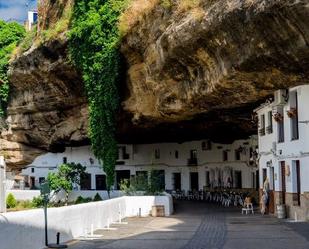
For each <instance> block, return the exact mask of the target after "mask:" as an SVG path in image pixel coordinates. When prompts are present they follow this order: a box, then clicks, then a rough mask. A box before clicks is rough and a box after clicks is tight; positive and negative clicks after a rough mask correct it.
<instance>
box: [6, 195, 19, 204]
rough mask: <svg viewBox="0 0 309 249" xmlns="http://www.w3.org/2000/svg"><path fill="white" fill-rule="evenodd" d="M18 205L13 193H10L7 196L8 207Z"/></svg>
mask: <svg viewBox="0 0 309 249" xmlns="http://www.w3.org/2000/svg"><path fill="white" fill-rule="evenodd" d="M16 205H17V201H16V199H15V197H14V195H13V194H12V193H9V194H8V196H7V197H6V207H7V208H15V207H16Z"/></svg>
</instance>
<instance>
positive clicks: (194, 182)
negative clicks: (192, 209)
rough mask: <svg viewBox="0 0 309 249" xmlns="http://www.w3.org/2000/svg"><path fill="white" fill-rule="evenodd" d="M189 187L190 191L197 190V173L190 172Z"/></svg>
mask: <svg viewBox="0 0 309 249" xmlns="http://www.w3.org/2000/svg"><path fill="white" fill-rule="evenodd" d="M190 186H191V190H196V191H198V190H199V187H198V172H190Z"/></svg>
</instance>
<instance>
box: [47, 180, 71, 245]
mask: <svg viewBox="0 0 309 249" xmlns="http://www.w3.org/2000/svg"><path fill="white" fill-rule="evenodd" d="M49 195H50V187H49V184H48V182H44V183H42V184H41V196H42V197H43V201H44V220H45V246H46V247H47V248H67V247H68V246H67V245H63V244H59V242H60V233H57V244H49V243H48V228H47V204H48V202H49Z"/></svg>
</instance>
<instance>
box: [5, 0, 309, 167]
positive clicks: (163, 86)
mask: <svg viewBox="0 0 309 249" xmlns="http://www.w3.org/2000/svg"><path fill="white" fill-rule="evenodd" d="M157 2H158V4H156V5H154V7H153V9H151V10H150V11H148V12H147V14H145V15H143V16H142V17H141V18H139V19H138V21H137V22H136V23H135V24H134V26H133V27H131V28H130V29H129V30H128V32H127V34H126V35H125V37H124V39H123V43H122V46H121V50H122V53H123V55H124V57H125V59H126V61H127V75H126V77H124V78H126V79H125V80H124V81H123V82H122V83H121V86H122V89H121V91H122V109H121V110H120V113H119V127H118V136H119V141H120V142H153V141H182V140H186V139H196V138H201V137H203V138H211V139H214V140H217V141H222V142H229V141H232V140H233V139H236V138H240V137H245V136H247V135H249V134H252V133H254V132H255V129H256V127H255V125H254V124H253V123H252V122H251V113H252V110H253V109H254V108H255V107H256V106H257V105H258V104H259V103H260V102H262V101H265V99H266V98H267V97H269V96H270V95H271V93H272V92H273V90H275V89H279V88H286V87H289V86H292V85H297V84H303V83H309V77H308V73H309V65H308V64H309V7H308V6H309V0H303V1H301V0H297V1H296V0H294V1H283V0H267V1H266V0H217V1H215V0H212V1H198V4H197V6H194V7H193V8H191V9H187V10H186V11H184V10H182V11H180V10H179V6H178V5H177V4H176V2H177V1H171V4H170V5H168V6H166V5H163V4H160V1H157ZM52 13H54V12H52ZM10 75H11V84H12V94H11V100H10V103H9V109H8V118H7V126H8V128H7V129H5V130H3V132H2V140H0V142H1V144H2V145H1V146H2V148H3V147H5V148H6V149H5V150H6V151H7V155H8V158H9V163H11V164H10V165H11V166H14V165H22V164H25V163H29V162H30V161H31V160H32V159H33V157H34V156H35V155H37V154H39V153H42V151H46V150H51V151H58V150H61V149H63V146H65V145H69V144H73V145H74V144H83V143H87V142H88V139H87V118H88V111H87V101H86V98H85V93H84V90H83V84H82V81H81V76H80V74H79V73H78V72H77V71H76V70H75V69H74V68H73V67H72V66H71V65H70V64H69V63H68V60H67V40H66V39H65V38H62V39H54V40H52V41H49V42H46V43H44V44H42V45H39V46H37V47H32V48H31V49H30V50H29V51H27V52H26V53H24V54H23V55H21V56H19V57H18V58H16V59H15V60H14V61H13V62H12V64H11V72H10ZM8 141H9V142H8ZM12 143H14V144H13V145H14V146H13V147H14V148H17V147H18V146H17V145H21V144H22V146H19V147H18V148H19V149H18V150H16V149H15V152H14V153H13V151H14V150H11V149H10V144H11V145H12ZM4 145H5V146H4ZM16 146H17V147H16ZM31 149H33V152H32V153H29V150H31ZM2 150H3V149H2ZM16 151H18V153H19V155H17V152H16ZM23 155H27V156H23ZM29 155H30V156H29Z"/></svg>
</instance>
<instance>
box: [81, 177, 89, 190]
mask: <svg viewBox="0 0 309 249" xmlns="http://www.w3.org/2000/svg"><path fill="white" fill-rule="evenodd" d="M80 189H81V190H91V174H88V173H86V174H85V175H84V177H82V179H81V181H80Z"/></svg>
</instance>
